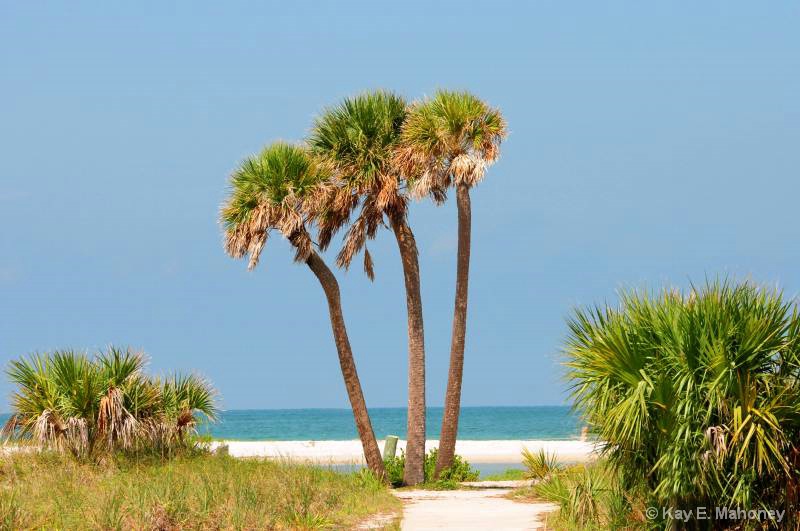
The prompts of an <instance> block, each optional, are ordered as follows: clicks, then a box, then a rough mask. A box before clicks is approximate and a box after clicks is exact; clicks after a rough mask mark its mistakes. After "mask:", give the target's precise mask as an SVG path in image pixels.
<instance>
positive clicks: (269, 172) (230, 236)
mask: <svg viewBox="0 0 800 531" xmlns="http://www.w3.org/2000/svg"><path fill="white" fill-rule="evenodd" d="M326 180H327V174H326V172H325V170H324V169H323V167H322V166H321V165H320V164H319V163H318V162H317V161H315V159H314V158H313V157H311V156H310V154H309V153H308V152H307V151H306V150H305V149H304V148H302V147H298V146H295V145H290V144H286V143H282V142H276V143H274V144H272V145H270V146H268V147H267V148H265V149H264V150H263V151H262V152H261V153H260V154H259V155H257V156H254V157H250V158H248V159H246V160H245V161H244V162H243V163H242V164H241V165H240V166H239V168H238V169H237V170H236V171H235V172H234V173H233V176H232V177H231V193H230V196H229V197H228V200H227V201H226V202H225V204H224V205H223V207H222V213H221V218H222V223H223V224H224V226H225V250H226V251H227V252H228V254H229V255H231V256H232V257H234V258H242V257H244V256H245V255H249V256H250V262H249V264H248V269H253V268H254V267H255V266H256V265H257V264H258V259H259V256H260V254H261V250H262V249H263V248H264V244H265V243H266V241H267V237H268V236H269V233H270V232H271V231H273V230H277V231H278V232H280V233H281V234H283V235H284V236H285V237H286V238H287V239H288V240H289V242H290V243H291V244H292V245H293V246H294V249H295V261H297V262H304V263H305V264H306V265H308V267H309V268H310V269H311V271H312V272H313V273H314V275H316V277H317V279H318V280H319V282H320V284H321V285H322V289H323V291H324V292H325V296H326V298H327V300H328V311H329V313H330V320H331V328H332V329H333V337H334V340H335V341H336V350H337V351H338V353H339V365H340V366H341V370H342V376H343V377H344V383H345V387H346V388H347V395H348V397H349V399H350V405H351V406H352V409H353V416H354V417H355V422H356V427H357V428H358V434H359V437H360V438H361V444H362V446H363V448H364V456H365V457H366V460H367V465H368V466H369V468H370V469H371V470H372V471H373V472H374V473H375V474H376V475H377V476H378V477H385V472H384V467H383V460H382V459H381V454H380V451H379V450H378V444H377V442H376V441H375V434H374V432H373V430H372V424H371V422H370V419H369V412H368V411H367V405H366V402H365V401H364V394H363V392H362V391H361V382H360V381H359V378H358V373H357V372H356V365H355V361H354V359H353V351H352V349H351V348H350V340H349V339H348V337H347V329H346V328H345V323H344V316H343V314H342V306H341V301H340V296H339V283H338V282H337V280H336V277H335V276H334V275H333V273H332V272H331V270H330V269H329V268H328V266H327V265H326V264H325V262H324V261H323V260H322V258H321V257H320V256H319V255H318V254H317V253H316V251H315V250H314V247H313V245H312V241H311V237H310V236H309V233H308V230H307V227H306V224H307V222H308V220H309V212H310V209H311V205H312V204H313V201H311V199H313V197H314V196H315V194H319V193H321V191H322V190H323V189H324V186H325V182H326Z"/></svg>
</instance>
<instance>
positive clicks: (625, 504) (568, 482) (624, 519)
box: [513, 462, 645, 531]
mask: <svg viewBox="0 0 800 531" xmlns="http://www.w3.org/2000/svg"><path fill="white" fill-rule="evenodd" d="M623 492H624V491H623V489H622V487H621V485H620V483H619V481H618V478H617V476H616V474H615V472H614V471H613V470H612V469H609V468H608V467H607V466H606V463H604V462H599V463H592V464H588V465H575V466H571V467H567V468H558V469H554V470H553V471H551V473H550V474H549V475H548V476H547V477H545V478H543V479H542V480H541V481H539V482H538V483H536V484H535V485H534V486H533V487H529V488H526V489H520V490H519V491H516V492H515V493H513V496H515V497H520V498H533V499H537V500H542V499H543V500H545V501H549V502H552V503H555V504H557V505H558V506H559V510H558V511H557V512H555V513H553V514H551V515H548V517H547V527H548V529H550V528H553V529H569V530H576V531H577V530H581V531H582V530H597V531H600V530H607V529H639V528H642V529H643V528H644V527H645V526H644V519H643V518H642V517H641V516H642V515H641V508H642V507H641V505H642V504H641V501H640V499H639V498H633V497H632V496H631V495H630V494H623ZM633 500H636V501H633Z"/></svg>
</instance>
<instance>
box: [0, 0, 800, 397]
mask: <svg viewBox="0 0 800 531" xmlns="http://www.w3.org/2000/svg"><path fill="white" fill-rule="evenodd" d="M432 4H433V3H428V2H409V1H404V2H394V3H391V4H390V3H385V4H380V5H379V3H372V2H369V3H368V2H363V3H352V2H332V1H331V2H295V3H290V2H281V3H278V4H270V3H267V2H224V3H211V2H177V3H172V4H171V5H165V4H164V3H163V2H136V3H131V4H128V5H121V4H120V5H111V4H109V3H105V2H70V3H46V2H13V3H12V2H7V1H4V2H2V3H0V123H1V124H2V125H0V364H3V365H5V364H7V362H8V360H9V359H12V358H15V357H18V356H20V355H22V354H25V353H28V352H33V351H46V350H49V349H54V348H58V347H75V348H86V349H89V350H95V349H97V348H99V347H102V346H104V345H107V344H109V343H114V344H117V345H131V346H134V347H137V348H141V349H143V350H145V351H146V352H148V353H149V355H150V356H151V357H152V364H151V365H152V369H153V371H155V372H165V371H168V370H171V369H178V370H184V371H188V370H197V371H199V372H201V373H202V374H205V375H207V376H209V377H210V378H211V379H212V380H213V381H214V383H215V384H216V385H217V387H218V388H219V389H220V391H221V394H222V399H223V401H222V404H223V406H224V407H226V408H262V407H263V408H272V407H274V408H280V407H346V405H347V402H346V397H345V394H344V386H343V384H342V382H341V377H340V374H339V370H338V363H337V358H336V353H335V349H334V346H333V342H332V338H331V333H330V329H329V323H328V318H327V314H326V306H325V303H324V298H323V294H322V292H321V290H320V287H319V285H318V284H317V282H316V280H315V279H314V277H313V276H312V274H311V273H310V272H309V271H308V270H307V268H305V267H302V266H298V265H295V264H293V263H292V259H291V254H290V250H289V248H288V245H287V244H286V242H284V241H280V240H279V239H274V240H271V241H270V243H269V245H268V248H267V250H266V251H265V254H264V255H263V256H262V260H261V265H260V266H259V268H258V269H257V270H256V271H255V272H253V273H248V272H247V271H246V267H245V263H243V262H238V261H233V260H231V259H229V258H227V257H226V255H225V254H224V253H223V252H222V247H221V236H220V229H219V227H218V225H217V222H216V217H217V209H218V206H219V204H220V202H221V201H222V199H223V197H224V194H225V189H226V176H227V175H228V174H229V172H230V171H231V169H232V168H233V167H234V166H235V164H236V163H237V161H239V160H241V159H242V158H243V157H245V156H246V155H248V154H249V153H252V152H254V151H256V150H258V149H259V148H260V147H261V146H262V145H264V144H265V143H267V142H270V141H272V140H275V139H287V140H296V139H300V138H302V137H303V135H304V134H305V133H306V131H307V130H308V127H309V125H310V123H311V120H312V119H313V117H314V115H315V114H316V113H318V112H319V111H320V109H322V108H323V107H325V106H326V105H330V104H333V103H335V102H336V101H337V100H339V99H340V98H342V97H344V96H346V95H350V94H353V93H356V92H359V91H361V90H364V89H370V88H379V87H380V88H390V89H394V90H396V91H398V92H400V93H402V94H404V95H405V96H406V97H408V98H416V97H420V96H423V95H425V94H430V93H432V92H433V91H434V90H435V89H436V88H438V87H447V88H466V89H469V90H471V91H474V92H475V93H477V94H479V95H480V96H481V97H483V98H484V99H486V100H488V101H489V102H490V103H492V104H494V105H496V106H498V107H500V108H501V109H502V111H503V112H504V114H505V116H506V118H507V120H508V122H509V128H510V135H509V137H508V140H507V142H505V144H504V146H503V154H502V158H501V160H500V162H499V163H498V164H497V165H496V166H495V167H493V168H492V169H491V170H490V172H489V174H488V176H487V179H486V180H485V182H484V183H483V184H481V185H480V186H479V187H478V188H477V189H476V190H475V192H474V193H473V222H474V228H473V254H472V277H471V283H472V284H471V292H470V309H469V312H470V315H469V317H470V320H469V331H468V344H467V361H466V369H465V370H466V373H465V381H464V404H465V405H533V404H557V403H562V402H563V401H564V400H565V394H564V391H563V390H564V387H565V384H564V382H563V381H562V380H561V379H560V369H559V348H560V345H561V343H562V340H563V338H564V336H565V325H564V318H565V316H566V315H567V314H568V313H569V311H570V309H571V308H572V307H573V306H575V305H584V304H590V303H593V302H602V301H605V300H608V301H613V300H614V297H615V292H616V290H617V289H619V288H620V287H622V286H642V285H649V286H659V285H662V284H666V283H674V284H679V285H685V284H686V283H687V281H688V280H689V279H695V280H700V281H702V279H703V278H704V277H705V276H706V275H711V276H713V275H717V274H723V275H736V276H738V277H751V278H753V279H755V280H758V281H760V282H766V283H771V284H777V285H779V286H781V287H782V288H784V289H785V290H786V292H787V294H789V295H792V296H795V295H796V294H797V293H798V290H800V268H798V265H799V264H800V245H798V243H797V242H798V238H799V236H798V229H797V214H796V211H797V210H796V209H797V201H798V196H799V195H800V179H798V168H800V149H799V148H798V146H799V145H800V97H798V95H800V32H798V31H797V21H798V15H800V7H798V4H796V3H792V2H770V3H753V2H748V3H745V2H703V3H697V2H669V3H654V2H646V3H645V2H602V3H600V2H597V3H584V4H581V5H578V4H567V3H564V2H497V3H492V4H483V3H481V4H478V3H474V4H473V3H470V2H458V3H450V2H442V3H436V5H432ZM455 221H456V216H455V209H454V205H452V204H448V205H446V206H444V207H440V208H436V207H433V206H432V205H430V204H427V203H419V204H415V205H414V206H413V211H412V214H411V224H412V227H413V229H414V230H415V232H416V235H417V238H418V243H419V246H420V253H421V257H420V259H421V268H422V275H423V278H422V284H423V297H424V304H425V307H424V308H425V325H426V336H427V351H428V382H429V386H428V390H429V395H428V400H429V403H430V404H432V405H440V404H441V403H442V401H443V393H444V385H445V379H446V367H447V357H448V349H449V337H450V331H449V327H450V318H451V315H452V297H453V283H454V266H455V256H454V252H455V234H456V233H455ZM370 250H371V252H372V254H373V257H374V259H375V262H376V274H377V278H376V281H375V283H374V284H370V283H369V282H368V281H367V280H366V279H365V278H364V276H363V275H362V274H361V272H360V270H359V268H355V269H354V270H353V271H351V272H349V273H343V272H342V273H340V274H339V278H340V282H341V284H342V291H343V302H344V309H345V317H346V319H347V322H348V325H349V331H350V336H351V340H352V343H353V347H354V350H355V353H356V357H357V361H358V368H359V371H360V373H361V377H362V383H363V386H364V390H365V393H366V396H367V401H368V404H370V405H373V406H395V405H397V406H399V405H403V404H404V403H405V395H406V385H407V383H406V325H405V307H404V292H403V287H402V274H401V270H400V264H399V258H398V255H397V250H396V245H395V244H394V242H393V239H392V238H391V237H390V234H389V233H387V232H384V233H382V234H380V236H379V238H378V240H377V241H376V242H375V243H374V244H372V245H371V246H370ZM10 392H11V388H10V386H9V385H8V383H7V382H6V381H5V379H4V378H3V379H2V380H0V396H2V400H0V410H7V400H6V398H7V396H8V394H9V393H10Z"/></svg>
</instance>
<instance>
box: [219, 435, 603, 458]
mask: <svg viewBox="0 0 800 531" xmlns="http://www.w3.org/2000/svg"><path fill="white" fill-rule="evenodd" d="M220 444H227V445H228V451H229V452H230V454H231V455H232V456H234V457H274V458H285V459H289V460H292V461H305V462H314V463H320V464H349V463H362V462H363V452H362V450H361V443H360V442H359V441H357V440H355V441H225V442H224V443H213V445H212V446H213V447H216V446H219V445H220ZM378 444H379V446H380V447H381V448H383V441H378ZM438 444H439V441H435V440H433V441H428V442H427V445H426V448H427V449H428V450H429V449H431V448H434V447H436V446H438ZM401 448H405V441H400V442H399V443H398V445H397V451H398V453H399V452H400V449H401ZM523 448H528V449H529V450H531V451H534V452H535V451H537V450H539V449H540V448H542V449H544V450H545V451H547V452H549V453H555V454H556V455H558V457H559V459H560V460H562V461H586V460H588V459H590V458H592V457H593V455H594V453H595V445H594V443H592V442H589V441H459V442H458V443H457V445H456V453H457V454H459V455H461V456H463V457H464V458H466V459H467V460H468V461H470V462H472V463H519V462H520V461H521V452H522V449H523Z"/></svg>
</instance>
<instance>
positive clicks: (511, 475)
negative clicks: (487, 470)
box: [481, 468, 526, 481]
mask: <svg viewBox="0 0 800 531" xmlns="http://www.w3.org/2000/svg"><path fill="white" fill-rule="evenodd" d="M525 474H526V473H525V471H524V470H522V469H519V468H507V469H505V470H503V471H502V472H496V473H494V474H486V475H481V481H518V480H522V479H525Z"/></svg>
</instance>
